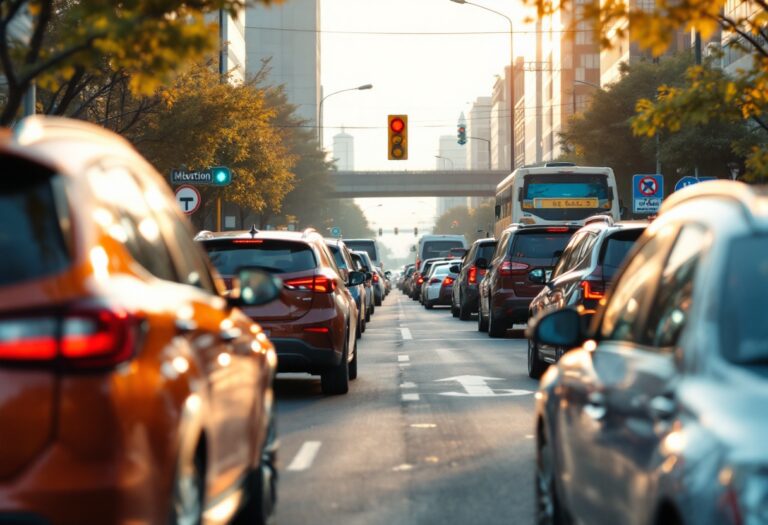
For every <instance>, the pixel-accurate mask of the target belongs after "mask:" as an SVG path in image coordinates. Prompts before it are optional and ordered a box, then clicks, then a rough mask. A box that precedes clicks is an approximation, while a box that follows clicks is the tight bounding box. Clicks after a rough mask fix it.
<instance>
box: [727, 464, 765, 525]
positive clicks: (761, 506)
mask: <svg viewBox="0 0 768 525" xmlns="http://www.w3.org/2000/svg"><path fill="white" fill-rule="evenodd" d="M720 482H721V483H722V484H723V485H725V487H726V493H725V494H724V500H723V504H724V506H725V508H726V511H727V513H728V514H730V515H731V518H732V520H733V523H735V524H739V525H765V524H766V523H768V465H759V466H754V465H748V466H747V465H744V466H739V467H735V468H731V467H727V468H724V469H723V470H722V471H721V472H720Z"/></svg>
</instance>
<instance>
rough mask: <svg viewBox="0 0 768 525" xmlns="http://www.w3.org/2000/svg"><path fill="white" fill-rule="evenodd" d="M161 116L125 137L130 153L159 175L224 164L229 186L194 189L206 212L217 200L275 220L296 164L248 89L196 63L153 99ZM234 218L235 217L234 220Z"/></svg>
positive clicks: (258, 93) (269, 112)
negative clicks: (270, 215) (137, 154)
mask: <svg viewBox="0 0 768 525" xmlns="http://www.w3.org/2000/svg"><path fill="white" fill-rule="evenodd" d="M158 96H159V97H160V99H161V100H162V107H161V109H159V110H157V111H155V112H153V113H152V114H151V115H150V116H149V117H148V118H146V119H145V120H144V122H142V123H141V125H139V126H137V128H136V132H135V133H133V134H132V135H131V138H132V139H133V141H134V143H135V145H136V146H137V148H138V149H139V150H140V151H141V152H142V153H143V154H144V155H145V156H146V157H147V159H149V161H150V162H152V163H153V164H154V165H155V167H157V169H158V170H159V171H160V172H161V173H169V172H170V171H171V170H172V169H174V168H179V167H182V166H186V167H188V168H189V169H204V168H207V167H210V166H217V165H224V166H228V167H229V168H231V169H232V172H233V178H232V184H231V185H229V186H226V187H223V188H218V187H202V188H201V194H202V196H203V200H204V202H206V203H207V206H206V209H205V210H204V213H203V214H199V215H198V217H196V222H198V224H197V225H198V226H202V222H201V219H200V216H201V215H202V216H205V215H206V214H207V215H210V214H212V213H213V211H214V210H213V205H212V203H213V202H214V201H215V198H217V197H221V198H223V199H225V200H226V201H228V202H231V203H234V204H237V205H239V206H240V208H241V210H242V213H243V214H248V213H253V214H263V213H267V212H269V213H276V212H279V211H280V206H281V203H282V200H283V199H284V198H285V195H286V194H287V193H288V192H289V191H290V190H291V188H292V187H293V173H292V172H291V169H292V168H293V166H294V164H295V162H296V159H295V157H294V155H292V154H291V153H290V152H289V151H288V149H287V147H286V145H285V141H284V139H285V137H284V134H283V132H282V130H280V129H278V128H276V127H274V125H273V121H274V118H275V115H276V110H275V109H274V108H268V107H267V104H266V100H265V93H264V91H263V90H261V89H258V88H257V87H256V86H254V85H253V84H252V83H250V82H247V83H244V84H239V85H232V84H230V83H229V82H221V77H220V75H219V74H218V73H217V72H215V71H214V70H213V69H212V68H211V67H210V64H200V65H198V66H196V67H194V68H193V69H192V70H190V71H189V72H187V73H185V74H182V75H180V76H179V77H178V79H177V80H176V82H175V83H174V85H173V86H171V87H169V88H166V89H164V90H161V91H160V92H159V95H158ZM241 218H242V217H241Z"/></svg>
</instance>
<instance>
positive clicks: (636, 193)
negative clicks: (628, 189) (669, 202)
mask: <svg viewBox="0 0 768 525" xmlns="http://www.w3.org/2000/svg"><path fill="white" fill-rule="evenodd" d="M663 198H664V176H663V175H643V174H638V175H634V176H633V177H632V211H633V212H634V213H642V214H646V215H652V214H654V213H658V212H659V208H660V207H661V201H662V199H663Z"/></svg>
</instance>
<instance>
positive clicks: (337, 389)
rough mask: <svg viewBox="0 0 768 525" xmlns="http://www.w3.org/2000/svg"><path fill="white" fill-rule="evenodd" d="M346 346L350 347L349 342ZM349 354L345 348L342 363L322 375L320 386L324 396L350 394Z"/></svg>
mask: <svg viewBox="0 0 768 525" xmlns="http://www.w3.org/2000/svg"><path fill="white" fill-rule="evenodd" d="M345 337H346V335H345ZM344 344H345V346H347V345H349V342H345V343H344ZM347 352H348V349H347V348H345V349H344V353H343V354H342V356H341V362H340V363H339V364H338V365H336V366H334V367H333V368H331V369H330V370H326V371H325V372H323V373H322V374H321V375H320V386H321V388H322V391H323V394H325V395H327V396H338V395H342V394H346V393H347V392H349V362H348V361H347Z"/></svg>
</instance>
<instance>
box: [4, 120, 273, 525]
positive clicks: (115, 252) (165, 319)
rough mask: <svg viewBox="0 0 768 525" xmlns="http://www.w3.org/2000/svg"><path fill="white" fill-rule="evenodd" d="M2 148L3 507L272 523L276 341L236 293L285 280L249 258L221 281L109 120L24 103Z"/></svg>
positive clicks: (64, 524)
mask: <svg viewBox="0 0 768 525" xmlns="http://www.w3.org/2000/svg"><path fill="white" fill-rule="evenodd" d="M0 164H1V165H2V167H3V175H2V189H0V216H1V217H2V221H1V222H0V250H2V253H3V256H2V260H0V385H2V386H1V387H0V428H2V429H3V430H2V438H1V439H2V446H1V447H0V478H1V479H2V481H0V502H1V503H0V508H1V509H2V510H0V522H2V523H9V524H14V525H15V524H22V523H23V524H47V525H69V524H78V525H91V524H92V525H117V524H127V523H147V524H150V523H151V524H160V523H162V524H166V523H167V524H171V525H181V524H185V523H202V522H203V516H204V514H206V515H207V514H208V513H209V512H210V511H211V509H214V510H215V511H216V512H217V515H218V518H219V519H220V520H222V522H230V521H231V520H233V519H238V520H242V522H245V523H265V522H266V520H267V518H268V516H269V514H270V513H271V511H272V507H273V505H274V503H275V497H276V492H275V490H276V487H277V485H276V484H277V477H276V473H277V470H276V463H275V459H276V452H277V436H276V433H275V425H274V417H275V412H276V410H275V407H274V404H273V400H274V398H275V396H274V394H273V389H272V380H273V376H274V373H275V368H276V365H277V357H276V355H275V351H274V347H273V346H272V343H271V342H270V341H269V339H268V338H267V337H266V335H265V333H264V332H263V331H262V330H261V328H260V327H259V325H258V324H256V323H254V322H253V321H252V320H251V319H250V318H249V317H248V316H247V315H245V314H244V313H243V309H248V308H251V307H257V306H256V305H260V304H263V303H267V302H269V301H271V300H272V299H274V298H275V297H277V295H278V294H279V293H280V291H281V283H280V282H279V281H276V280H275V279H273V278H272V277H271V276H269V275H268V274H265V273H264V272H261V271H259V270H256V269H253V268H247V267H245V268H240V269H239V270H238V271H237V272H235V274H233V278H234V281H233V286H232V291H231V292H230V293H228V294H225V288H224V286H223V283H222V282H221V278H220V277H219V275H218V274H217V273H216V271H215V270H214V269H213V267H212V266H211V265H210V262H209V261H208V258H207V257H206V256H205V253H204V252H203V251H202V250H201V249H200V247H199V246H198V245H196V244H195V243H194V242H193V240H192V235H193V234H192V230H191V225H190V223H189V221H188V220H187V218H186V217H185V216H184V215H183V214H182V213H181V210H180V209H179V206H178V204H177V202H176V200H175V199H174V196H173V193H172V192H171V191H170V190H169V188H168V184H167V181H165V180H163V177H162V176H161V175H160V174H159V173H157V171H155V169H154V168H152V167H151V166H150V165H149V164H148V163H147V161H146V160H144V159H143V158H142V157H141V156H140V155H139V154H138V153H137V152H136V150H135V149H134V148H133V147H132V146H131V145H130V144H129V143H128V142H127V141H125V140H124V139H123V138H121V137H119V136H118V135H116V134H113V133H111V132H109V131H106V130H105V129H104V128H102V127H97V126H94V125H92V124H87V123H85V122H83V121H79V120H68V119H62V118H53V117H41V116H36V117H30V118H27V119H24V120H22V121H21V122H20V123H19V124H17V127H16V130H15V132H14V133H13V134H11V133H6V132H3V133H1V134H0ZM214 451H215V453H213V452H214ZM222 502H224V503H227V505H225V506H222V505H221V503H222Z"/></svg>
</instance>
